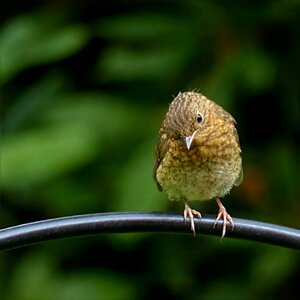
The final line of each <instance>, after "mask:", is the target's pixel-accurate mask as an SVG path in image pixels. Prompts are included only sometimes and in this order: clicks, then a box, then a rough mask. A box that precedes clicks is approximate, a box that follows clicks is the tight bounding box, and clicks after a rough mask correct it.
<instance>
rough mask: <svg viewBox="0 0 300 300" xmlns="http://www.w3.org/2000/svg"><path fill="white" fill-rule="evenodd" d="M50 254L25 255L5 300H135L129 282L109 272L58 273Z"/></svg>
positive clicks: (135, 294)
mask: <svg viewBox="0 0 300 300" xmlns="http://www.w3.org/2000/svg"><path fill="white" fill-rule="evenodd" d="M49 258H50V256H49V255H48V256H46V255H43V254H40V253H38V254H36V255H29V256H27V257H24V259H23V260H22V261H21V263H20V264H19V265H18V266H17V269H16V271H15V272H14V274H13V278H12V286H11V288H10V289H9V292H8V293H7V299H15V300H27V299H28V300H29V299H30V300H35V299H44V300H48V299H49V300H52V299H64V300H67V299H72V300H80V299H82V300H85V299H137V298H136V297H137V290H136V289H135V288H134V287H133V284H132V281H129V280H128V278H126V277H125V276H121V275H117V274H115V273H112V272H104V271H103V270H99V271H98V272H95V271H94V272H91V271H89V272H88V271H87V272H75V273H73V274H72V275H69V274H68V273H64V274H63V273H61V272H59V270H58V268H57V266H56V265H55V264H53V262H52V260H51V258H50V259H49Z"/></svg>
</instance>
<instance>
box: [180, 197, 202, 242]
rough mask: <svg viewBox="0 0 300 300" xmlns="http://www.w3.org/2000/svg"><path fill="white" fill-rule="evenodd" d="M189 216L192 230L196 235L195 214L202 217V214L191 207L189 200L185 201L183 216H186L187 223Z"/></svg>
mask: <svg viewBox="0 0 300 300" xmlns="http://www.w3.org/2000/svg"><path fill="white" fill-rule="evenodd" d="M187 216H188V217H189V218H190V222H191V230H192V231H193V233H194V236H195V234H196V231H195V223H194V216H195V217H198V218H200V219H201V214H200V213H199V212H198V211H196V210H194V209H191V208H190V206H189V205H188V203H187V201H184V212H183V218H184V222H185V223H186V219H187Z"/></svg>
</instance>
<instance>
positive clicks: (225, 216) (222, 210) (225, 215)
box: [214, 197, 234, 239]
mask: <svg viewBox="0 0 300 300" xmlns="http://www.w3.org/2000/svg"><path fill="white" fill-rule="evenodd" d="M216 201H217V204H218V206H219V213H218V216H217V218H216V222H215V224H214V227H215V226H216V225H217V223H218V221H219V219H220V218H223V230H222V237H221V239H223V237H224V236H225V233H226V220H228V221H229V223H230V225H231V230H232V231H233V229H234V223H233V221H232V218H231V217H230V215H229V214H228V213H227V211H226V208H225V207H224V205H223V204H222V203H221V201H220V199H219V198H218V197H216Z"/></svg>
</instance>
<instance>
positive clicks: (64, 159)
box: [1, 94, 134, 189]
mask: <svg viewBox="0 0 300 300" xmlns="http://www.w3.org/2000/svg"><path fill="white" fill-rule="evenodd" d="M68 97H70V98H68ZM68 97H67V96H65V97H63V98H64V101H62V102H61V103H60V104H59V105H55V106H53V107H52V108H48V109H47V110H46V112H45V113H44V116H43V117H42V119H43V122H47V123H48V124H49V122H50V124H51V126H47V127H43V128H40V129H35V130H31V131H27V132H19V133H16V134H14V135H12V136H8V137H6V138H5V139H4V140H3V143H2V164H1V174H2V182H1V183H2V187H3V188H5V189H14V188H17V187H26V186H30V185H32V184H40V183H42V182H46V181H48V180H50V179H52V178H54V177H56V176H60V175H61V174H63V173H65V172H68V171H70V170H73V169H75V168H78V167H79V166H82V165H83V164H85V163H87V162H88V161H89V160H91V159H92V158H93V157H95V155H96V154H97V153H99V151H101V148H102V149H103V146H104V145H105V148H106V147H108V146H109V145H110V143H113V142H114V141H113V139H112V137H113V136H115V135H119V134H120V133H122V132H124V133H125V132H126V131H127V132H128V126H130V124H132V122H133V121H134V118H133V115H134V114H132V111H131V110H130V109H128V108H126V107H124V106H122V105H119V104H118V103H116V102H109V101H105V96H102V98H101V95H88V94H87V95H74V96H73V95H70V96H68ZM98 98H99V101H97V100H98ZM68 99H70V100H71V101H68ZM109 99H110V100H112V98H111V97H110V98H109ZM82 100H84V102H83V101H82ZM106 100H107V98H106ZM130 115H132V117H130ZM120 120H123V121H122V122H120Z"/></svg>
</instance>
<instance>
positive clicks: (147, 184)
mask: <svg viewBox="0 0 300 300" xmlns="http://www.w3.org/2000/svg"><path fill="white" fill-rule="evenodd" d="M154 149H155V141H154V140H152V139H151V140H150V141H146V142H144V143H143V144H142V145H141V146H140V147H139V148H137V149H136V150H135V151H134V153H132V155H131V158H130V159H129V160H128V162H127V163H126V165H125V166H124V167H123V170H121V171H120V172H119V178H118V183H119V184H118V185H119V187H118V191H119V193H118V196H117V199H116V201H115V203H114V204H115V206H116V207H115V210H119V211H160V210H164V209H165V208H166V207H167V204H168V200H167V197H166V195H165V194H163V193H160V192H159V191H158V189H157V187H156V184H155V181H154V179H153V177H152V170H153V160H154Z"/></svg>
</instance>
